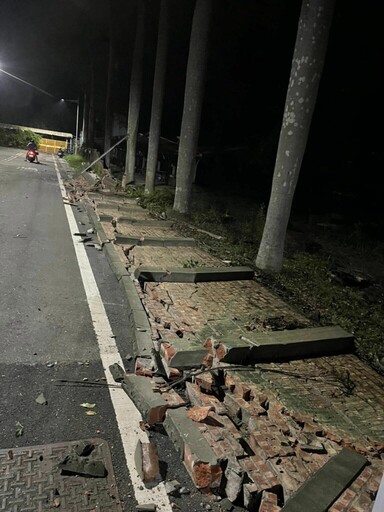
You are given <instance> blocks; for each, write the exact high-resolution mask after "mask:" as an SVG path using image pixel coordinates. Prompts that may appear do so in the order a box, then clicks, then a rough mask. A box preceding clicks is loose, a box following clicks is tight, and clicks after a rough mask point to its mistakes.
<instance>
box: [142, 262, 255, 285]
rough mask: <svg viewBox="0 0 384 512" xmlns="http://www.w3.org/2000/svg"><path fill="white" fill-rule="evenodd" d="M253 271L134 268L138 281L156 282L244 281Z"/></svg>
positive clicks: (214, 268)
mask: <svg viewBox="0 0 384 512" xmlns="http://www.w3.org/2000/svg"><path fill="white" fill-rule="evenodd" d="M254 275H255V272H254V271H253V270H252V269H251V268H249V267H227V268H217V267H199V268H184V267H170V268H167V269H163V268H161V267H145V266H141V267H138V268H137V269H136V270H135V277H136V279H138V280H139V281H154V282H156V283H159V282H161V283H202V282H208V281H246V280H250V279H253V278H254Z"/></svg>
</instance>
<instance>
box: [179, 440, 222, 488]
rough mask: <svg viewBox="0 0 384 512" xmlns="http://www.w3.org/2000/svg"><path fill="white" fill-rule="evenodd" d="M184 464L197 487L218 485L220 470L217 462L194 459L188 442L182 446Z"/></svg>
mask: <svg viewBox="0 0 384 512" xmlns="http://www.w3.org/2000/svg"><path fill="white" fill-rule="evenodd" d="M183 461H184V465H185V467H186V468H187V471H188V473H189V475H190V477H191V478H192V480H193V483H194V484H195V486H196V487H197V488H198V489H213V488H217V487H219V486H220V483H221V478H222V470H221V468H220V465H219V464H214V465H211V464H209V463H207V462H202V461H200V460H198V459H196V456H195V455H194V454H193V453H192V452H191V450H190V447H189V446H188V444H187V443H186V444H185V447H184V457H183Z"/></svg>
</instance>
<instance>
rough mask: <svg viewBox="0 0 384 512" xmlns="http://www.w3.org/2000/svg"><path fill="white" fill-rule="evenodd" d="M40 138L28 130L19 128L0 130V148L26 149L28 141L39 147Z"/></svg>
mask: <svg viewBox="0 0 384 512" xmlns="http://www.w3.org/2000/svg"><path fill="white" fill-rule="evenodd" d="M40 138H41V137H40V136H39V135H36V133H33V132H31V131H30V130H21V129H20V128H15V129H12V130H11V129H10V128H0V146H4V147H8V148H19V149H26V147H27V144H28V142H29V141H31V140H33V141H34V142H36V145H37V146H38V145H39V142H40Z"/></svg>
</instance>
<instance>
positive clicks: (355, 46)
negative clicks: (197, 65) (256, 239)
mask: <svg viewBox="0 0 384 512" xmlns="http://www.w3.org/2000/svg"><path fill="white" fill-rule="evenodd" d="M170 4H171V9H170V12H171V20H170V45H169V57H168V71H167V85H166V96H165V104H164V115H163V127H162V135H163V136H166V137H169V138H172V139H175V138H176V136H177V135H178V134H179V130H180V125H181V115H182V107H183V92H184V83H185V71H186V62H187V56H188V44H189V35H190V28H191V21H192V15H193V7H194V1H193V0H171V2H170ZM300 4H301V2H300V1H298V0H290V1H289V2H287V1H286V0H269V1H268V2H267V1H265V0H214V12H213V19H212V25H211V27H212V29H211V40H210V53H209V62H208V73H207V83H206V94H205V100H204V107H203V114H202V123H201V133H200V146H201V148H202V149H209V150H210V153H209V154H208V153H207V156H206V157H204V158H203V160H202V162H201V164H200V172H199V179H200V181H201V182H202V183H211V182H213V180H214V179H217V177H220V178H221V182H222V184H223V185H225V184H230V186H231V187H233V186H234V183H233V181H234V176H236V184H235V185H237V184H239V185H241V184H242V186H244V183H248V184H249V186H247V188H248V189H250V190H253V192H254V195H255V197H257V198H258V199H259V200H267V198H268V193H269V187H270V183H271V177H272V172H273V164H274V158H275V152H276V148H277V143H278V136H279V130H280V124H281V119H282V113H283V108H284V101H285V94H286V88H287V83H288V78H289V72H290V64H291V58H292V52H293V47H294V42H295V36H296V28H297V21H298V15H299V12H300ZM148 6H149V9H148V11H147V16H146V29H147V30H146V49H145V69H144V81H143V84H144V89H143V101H142V111H141V119H140V131H141V132H143V133H146V132H147V131H148V129H149V119H150V108H151V96H152V79H153V69H154V56H155V51H156V37H157V20H158V12H159V1H158V0H148ZM380 6H381V2H380V0H372V1H371V2H369V3H366V4H364V5H363V4H361V3H358V2H350V1H347V0H336V8H335V14H334V20H333V25H332V30H331V34H330V41H329V47H328V52H327V58H326V63H325V68H324V73H323V78H322V81H321V84H320V89H319V97H318V104H317V108H316V110H315V114H314V119H313V124H312V128H311V133H310V137H309V141H308V146H307V152H306V156H305V159H304V162H303V167H302V172H301V176H300V180H299V185H298V191H297V194H296V199H295V202H296V205H297V207H300V208H302V209H303V210H308V211H309V210H313V211H315V210H316V209H319V210H321V209H322V208H324V201H326V202H327V205H328V206H327V207H329V208H333V209H335V210H337V209H341V210H343V208H344V206H345V205H344V206H343V201H344V202H346V203H348V213H349V214H354V215H357V216H359V215H362V213H361V210H364V211H365V213H367V211H366V210H367V208H368V210H370V212H369V214H370V215H371V217H374V216H375V215H376V216H377V213H378V212H379V210H378V209H377V208H376V204H377V203H379V202H380V203H381V190H382V188H383V186H384V180H383V178H382V177H381V176H382V170H383V164H384V155H383V149H382V132H383V130H382V128H381V127H382V119H383V114H384V108H383V107H384V105H383V103H384V100H383V85H384V84H383V55H384V38H383V37H382V19H383V17H382V13H381V10H380ZM110 26H112V27H113V29H112V31H110ZM134 33H135V1H134V0H127V1H123V0H111V1H110V2H108V1H107V0H67V1H66V2H62V1H59V0H35V1H33V2H31V1H30V0H1V2H0V67H1V68H3V69H4V70H6V71H8V72H10V73H13V74H15V75H17V76H19V77H21V78H23V79H24V80H27V81H29V82H31V83H33V84H34V85H36V86H38V87H41V88H42V89H45V90H46V91H48V92H50V93H51V94H52V95H54V96H55V97H57V99H59V98H61V97H65V98H71V99H73V98H77V97H78V96H80V97H82V94H83V92H84V91H86V90H87V89H88V88H89V83H90V69H91V65H92V62H94V63H95V68H96V117H97V135H99V137H102V135H103V134H102V128H103V122H104V120H103V117H104V111H105V90H106V78H107V65H108V62H107V60H108V45H109V40H110V37H112V39H113V44H114V47H115V50H116V62H115V79H114V83H113V110H114V112H115V113H118V114H121V115H123V116H126V113H127V107H128V97H129V77H130V64H131V58H132V47H133V40H134ZM75 114H76V106H75V105H70V104H67V105H63V104H60V103H58V101H57V100H56V99H54V98H52V97H50V96H46V95H44V94H41V93H39V92H37V91H35V90H34V89H33V88H29V87H27V86H25V85H23V84H21V83H18V82H17V81H14V80H12V79H11V78H9V77H6V76H5V75H4V74H2V73H0V122H10V123H18V124H23V125H34V126H39V127H42V128H48V129H54V130H63V131H71V132H74V129H75ZM233 148H241V149H238V150H234V149H233ZM239 189H241V186H239ZM330 189H332V191H331V192H332V193H331V192H330ZM379 191H380V192H379ZM380 214H382V212H381V213H380Z"/></svg>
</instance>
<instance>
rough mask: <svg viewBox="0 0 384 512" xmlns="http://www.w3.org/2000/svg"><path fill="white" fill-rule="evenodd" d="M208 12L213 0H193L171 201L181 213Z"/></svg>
mask: <svg viewBox="0 0 384 512" xmlns="http://www.w3.org/2000/svg"><path fill="white" fill-rule="evenodd" d="M211 12H212V0H197V1H196V6H195V12H194V15H193V22H192V32H191V41H190V44H189V56H188V66H187V78H186V84H185V94H184V108H183V120H182V123H181V133H180V144H179V156H178V160H177V171H176V193H175V201H174V204H173V209H174V210H176V211H178V212H180V213H188V211H189V207H190V200H191V191H192V181H193V177H194V172H195V166H196V164H195V160H196V152H197V144H198V140H199V130H200V118H201V109H202V104H203V96H204V82H205V72H206V65H207V59H208V36H209V22H210V17H211Z"/></svg>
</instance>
